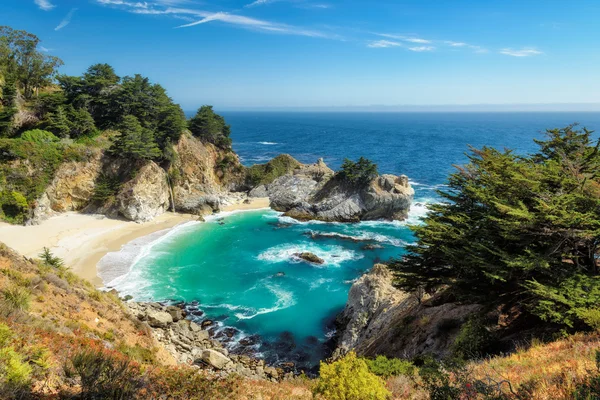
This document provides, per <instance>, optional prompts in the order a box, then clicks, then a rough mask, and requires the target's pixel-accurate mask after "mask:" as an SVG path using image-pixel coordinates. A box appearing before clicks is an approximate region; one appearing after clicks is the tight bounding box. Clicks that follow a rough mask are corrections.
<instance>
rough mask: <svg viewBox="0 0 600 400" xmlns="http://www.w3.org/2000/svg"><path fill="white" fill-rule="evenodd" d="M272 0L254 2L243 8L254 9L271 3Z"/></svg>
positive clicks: (256, 0)
mask: <svg viewBox="0 0 600 400" xmlns="http://www.w3.org/2000/svg"><path fill="white" fill-rule="evenodd" d="M273 2H274V0H255V1H253V2H252V3H250V4H246V5H245V6H244V7H256V6H261V5H263V4H268V3H273Z"/></svg>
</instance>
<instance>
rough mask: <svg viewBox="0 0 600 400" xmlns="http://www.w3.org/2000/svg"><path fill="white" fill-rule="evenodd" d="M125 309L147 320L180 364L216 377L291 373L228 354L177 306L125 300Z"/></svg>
mask: <svg viewBox="0 0 600 400" xmlns="http://www.w3.org/2000/svg"><path fill="white" fill-rule="evenodd" d="M125 304H126V305H127V307H128V309H129V312H130V313H131V314H132V315H133V316H134V317H135V318H137V319H138V320H139V321H141V322H142V323H145V324H147V325H148V326H149V327H150V328H151V329H152V333H153V336H154V337H155V338H156V339H157V340H158V341H159V342H160V343H161V344H162V345H163V346H164V347H165V349H166V350H167V351H168V352H169V353H171V354H172V355H173V357H174V358H175V359H176V360H177V362H179V363H180V364H186V365H196V366H197V367H199V368H204V369H207V370H208V371H209V372H210V371H212V373H213V374H214V375H216V376H219V377H224V376H227V375H230V374H236V375H239V376H243V377H246V378H251V379H267V380H272V381H277V380H281V379H287V378H291V377H293V374H292V373H290V372H288V373H287V374H286V373H284V371H283V370H282V369H280V368H274V367H270V366H267V365H266V364H265V362H264V361H263V360H257V359H254V358H251V357H248V356H244V355H236V354H230V353H229V351H228V350H227V349H226V348H225V347H224V346H223V345H222V344H221V343H220V342H219V341H217V340H215V339H213V338H211V333H210V332H209V331H208V330H205V329H204V328H203V327H202V326H201V325H198V324H197V323H195V322H193V321H191V320H189V319H185V313H184V311H183V310H182V309H181V308H180V307H178V306H165V305H161V304H159V303H136V302H127V303H125Z"/></svg>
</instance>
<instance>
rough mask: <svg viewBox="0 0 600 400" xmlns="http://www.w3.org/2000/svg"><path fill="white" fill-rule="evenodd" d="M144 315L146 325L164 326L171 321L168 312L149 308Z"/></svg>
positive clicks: (171, 318)
mask: <svg viewBox="0 0 600 400" xmlns="http://www.w3.org/2000/svg"><path fill="white" fill-rule="evenodd" d="M146 315H147V319H148V325H150V326H151V327H153V328H166V327H167V326H169V325H170V324H172V323H173V317H171V314H169V313H168V312H164V311H154V310H149V311H148V312H147V314H146Z"/></svg>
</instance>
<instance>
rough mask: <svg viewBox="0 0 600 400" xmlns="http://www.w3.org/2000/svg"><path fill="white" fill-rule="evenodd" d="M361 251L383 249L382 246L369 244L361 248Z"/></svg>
mask: <svg viewBox="0 0 600 400" xmlns="http://www.w3.org/2000/svg"><path fill="white" fill-rule="evenodd" d="M361 249H363V250H378V249H383V246H382V245H380V244H375V243H370V244H365V245H364V246H363V247H361Z"/></svg>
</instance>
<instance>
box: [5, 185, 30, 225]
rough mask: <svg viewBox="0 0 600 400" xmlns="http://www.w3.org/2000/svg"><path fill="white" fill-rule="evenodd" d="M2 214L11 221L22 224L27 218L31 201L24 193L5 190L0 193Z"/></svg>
mask: <svg viewBox="0 0 600 400" xmlns="http://www.w3.org/2000/svg"><path fill="white" fill-rule="evenodd" d="M0 203H1V206H2V214H3V215H4V218H6V219H7V220H8V221H9V222H13V223H16V224H21V223H23V222H24V221H25V219H26V218H27V213H28V210H29V203H28V202H27V198H25V196H23V194H22V193H20V192H18V191H16V190H11V191H8V190H5V191H3V192H1V193H0Z"/></svg>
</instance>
